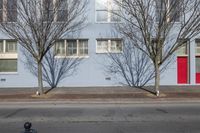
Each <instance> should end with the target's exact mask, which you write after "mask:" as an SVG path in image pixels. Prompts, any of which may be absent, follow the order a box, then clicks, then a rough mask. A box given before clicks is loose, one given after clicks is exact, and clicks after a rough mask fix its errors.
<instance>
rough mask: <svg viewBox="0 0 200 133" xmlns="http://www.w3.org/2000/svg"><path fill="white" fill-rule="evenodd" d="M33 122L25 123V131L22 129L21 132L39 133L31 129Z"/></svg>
mask: <svg viewBox="0 0 200 133" xmlns="http://www.w3.org/2000/svg"><path fill="white" fill-rule="evenodd" d="M31 126H32V124H31V123H30V122H25V123H24V129H25V131H22V132H21V133H37V131H36V130H34V129H31Z"/></svg>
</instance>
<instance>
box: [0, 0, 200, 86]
mask: <svg viewBox="0 0 200 133" xmlns="http://www.w3.org/2000/svg"><path fill="white" fill-rule="evenodd" d="M2 1H5V0H1V2H2ZM8 2H9V0H8ZM102 2H105V3H104V6H102ZM111 5H112V2H111V1H110V0H108V1H107V0H89V4H88V12H87V17H88V18H87V27H85V28H84V29H83V30H81V32H80V33H79V35H78V37H77V38H64V39H63V40H61V41H60V42H58V43H60V45H59V47H58V48H57V49H58V53H59V54H60V55H62V54H65V55H70V56H71V55H75V56H82V57H83V58H84V61H83V62H82V63H81V64H80V66H79V67H78V70H77V72H76V73H75V74H74V75H72V76H70V77H67V78H66V79H64V80H63V81H62V82H61V83H60V84H59V86H60V87H62V86H65V87H87V86H120V85H121V84H119V81H118V80H117V79H115V78H114V77H112V76H111V75H109V74H108V73H106V71H105V69H104V64H105V61H106V58H107V57H106V54H107V52H108V51H109V52H113V53H119V52H121V51H122V49H123V43H122V41H121V40H122V39H123V38H120V36H114V35H113V33H112V30H113V25H114V24H115V23H119V22H120V18H118V17H117V16H115V15H113V14H111V13H110V12H108V11H112V10H118V9H117V7H115V6H111ZM0 6H1V7H0V11H2V10H3V8H4V6H3V5H2V4H0ZM9 9H10V10H11V11H12V12H16V10H15V9H13V8H8V9H7V10H9ZM8 12H9V11H8ZM1 13H2V14H1V18H0V19H1V21H2V20H3V19H6V20H10V21H15V19H16V18H17V17H16V18H9V14H7V15H4V12H1ZM3 16H6V17H3ZM66 49H67V50H66ZM21 50H22V48H21V47H20V45H19V44H18V43H17V40H12V39H9V38H8V37H7V36H6V35H4V34H3V33H1V34H0V88H6V87H36V86H38V83H37V78H36V77H34V76H33V75H32V74H31V73H30V72H29V70H27V69H26V68H25V65H24V63H23V59H24V55H23V54H22V52H21ZM107 50H108V51H107ZM199 83H200V39H198V37H197V38H196V39H195V40H193V41H188V44H186V45H184V47H182V48H181V49H180V50H179V51H177V52H176V53H175V56H174V59H173V62H172V63H171V65H170V66H169V67H168V69H167V70H166V71H165V72H164V73H163V74H162V75H161V85H198V84H199Z"/></svg>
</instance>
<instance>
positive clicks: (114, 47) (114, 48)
mask: <svg viewBox="0 0 200 133" xmlns="http://www.w3.org/2000/svg"><path fill="white" fill-rule="evenodd" d="M96 52H97V53H108V52H111V53H120V52H122V41H121V40H120V39H97V47H96Z"/></svg>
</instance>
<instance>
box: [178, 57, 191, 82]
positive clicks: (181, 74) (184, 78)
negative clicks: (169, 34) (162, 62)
mask: <svg viewBox="0 0 200 133" xmlns="http://www.w3.org/2000/svg"><path fill="white" fill-rule="evenodd" d="M177 69H178V70H177V75H178V84H187V83H188V59H187V57H177Z"/></svg>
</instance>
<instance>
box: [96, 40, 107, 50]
mask: <svg viewBox="0 0 200 133" xmlns="http://www.w3.org/2000/svg"><path fill="white" fill-rule="evenodd" d="M97 52H108V40H98V41H97Z"/></svg>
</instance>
